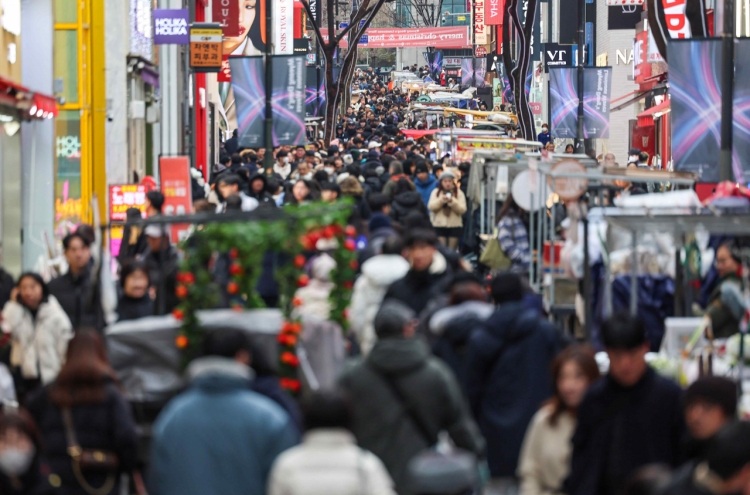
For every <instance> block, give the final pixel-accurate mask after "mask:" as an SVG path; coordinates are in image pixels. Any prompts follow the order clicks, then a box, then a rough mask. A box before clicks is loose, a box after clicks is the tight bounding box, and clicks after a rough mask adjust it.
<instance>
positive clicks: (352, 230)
mask: <svg viewBox="0 0 750 495" xmlns="http://www.w3.org/2000/svg"><path fill="white" fill-rule="evenodd" d="M344 232H346V236H347V237H355V236H356V235H357V229H355V228H354V226H352V225H348V226H347V227H346V229H345V230H344Z"/></svg>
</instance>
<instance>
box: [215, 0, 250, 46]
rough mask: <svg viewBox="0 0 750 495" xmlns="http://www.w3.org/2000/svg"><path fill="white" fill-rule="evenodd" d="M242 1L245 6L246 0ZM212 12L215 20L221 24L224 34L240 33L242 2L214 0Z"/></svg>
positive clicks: (234, 34) (233, 34)
mask: <svg viewBox="0 0 750 495" xmlns="http://www.w3.org/2000/svg"><path fill="white" fill-rule="evenodd" d="M242 3H243V6H244V3H245V2H242ZM212 14H213V16H212V19H213V22H218V23H219V24H221V30H222V31H223V32H224V36H227V37H233V36H239V35H240V22H239V18H240V2H238V1H237V0H213V9H212ZM243 29H244V28H243Z"/></svg>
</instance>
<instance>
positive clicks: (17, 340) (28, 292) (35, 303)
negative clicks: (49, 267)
mask: <svg viewBox="0 0 750 495" xmlns="http://www.w3.org/2000/svg"><path fill="white" fill-rule="evenodd" d="M2 330H3V332H4V333H6V334H10V341H11V354H10V364H11V366H12V367H13V368H14V370H15V373H14V374H15V376H16V380H15V382H16V390H17V393H18V397H19V398H21V399H23V397H24V396H25V395H26V394H28V393H29V392H31V391H32V390H34V389H35V388H37V387H38V386H40V385H46V384H47V383H50V382H51V381H52V380H54V379H55V377H56V376H57V373H58V372H59V371H60V368H61V367H62V365H63V363H64V362H65V351H66V349H67V347H68V341H69V340H70V339H71V338H72V337H73V325H71V323H70V319H68V315H67V314H66V313H65V310H63V308H62V306H60V304H59V303H58V302H57V299H55V296H53V295H51V294H50V293H49V290H48V289H47V284H45V283H44V280H42V277H40V276H39V275H38V274H36V273H32V272H28V273H24V274H23V275H21V276H20V277H19V278H18V283H16V287H15V288H14V289H13V292H12V293H11V298H10V301H8V302H7V303H6V304H5V308H3V318H2ZM22 402H23V400H22Z"/></svg>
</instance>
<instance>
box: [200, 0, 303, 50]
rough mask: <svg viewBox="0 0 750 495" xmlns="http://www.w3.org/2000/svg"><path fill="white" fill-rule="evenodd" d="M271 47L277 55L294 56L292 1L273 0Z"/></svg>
mask: <svg viewBox="0 0 750 495" xmlns="http://www.w3.org/2000/svg"><path fill="white" fill-rule="evenodd" d="M214 1H216V0H214ZM273 46H274V53H275V54H277V55H293V54H294V0H273Z"/></svg>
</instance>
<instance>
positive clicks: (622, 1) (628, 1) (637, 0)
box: [607, 0, 644, 6]
mask: <svg viewBox="0 0 750 495" xmlns="http://www.w3.org/2000/svg"><path fill="white" fill-rule="evenodd" d="M643 1H644V0H607V5H609V6H617V5H643Z"/></svg>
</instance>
